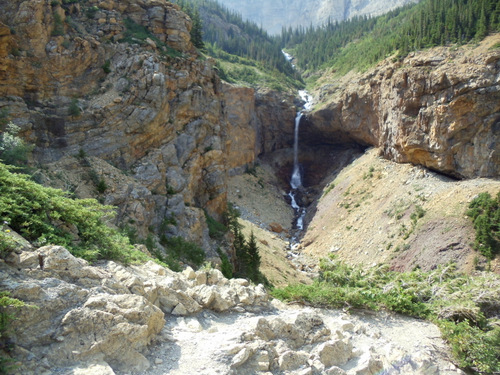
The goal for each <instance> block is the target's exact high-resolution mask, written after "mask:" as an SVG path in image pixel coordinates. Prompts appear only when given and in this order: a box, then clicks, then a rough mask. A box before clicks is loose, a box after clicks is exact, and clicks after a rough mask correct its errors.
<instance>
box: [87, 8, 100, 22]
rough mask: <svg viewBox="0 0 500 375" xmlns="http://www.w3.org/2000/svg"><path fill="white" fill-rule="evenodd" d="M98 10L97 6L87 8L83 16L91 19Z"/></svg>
mask: <svg viewBox="0 0 500 375" xmlns="http://www.w3.org/2000/svg"><path fill="white" fill-rule="evenodd" d="M98 10H99V8H98V7H97V6H95V5H94V6H91V7H88V8H87V9H86V10H85V15H86V16H87V18H90V19H93V18H94V17H95V14H96V13H97V11H98Z"/></svg>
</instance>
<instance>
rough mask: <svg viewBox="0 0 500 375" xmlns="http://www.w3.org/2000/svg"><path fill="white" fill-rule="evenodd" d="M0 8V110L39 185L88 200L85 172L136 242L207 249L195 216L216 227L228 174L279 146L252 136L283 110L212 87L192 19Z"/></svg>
mask: <svg viewBox="0 0 500 375" xmlns="http://www.w3.org/2000/svg"><path fill="white" fill-rule="evenodd" d="M0 5H1V7H2V14H1V15H0V26H1V28H0V56H1V64H0V109H4V110H5V111H6V112H7V114H8V118H9V120H12V121H13V122H14V123H16V124H18V125H19V126H20V127H21V132H22V135H23V136H24V138H25V139H27V140H28V141H29V142H30V143H33V144H35V145H36V147H35V149H34V159H35V160H36V161H37V162H39V163H41V164H43V165H45V166H48V167H44V169H46V168H48V169H49V171H52V173H46V171H42V172H43V173H42V174H43V178H42V179H43V180H44V181H45V182H46V183H48V184H51V185H54V186H58V187H62V188H66V189H69V190H72V191H74V192H75V193H77V195H79V196H83V197H87V196H93V197H95V196H96V192H95V189H92V188H91V186H90V187H89V186H86V185H92V181H90V183H89V181H85V180H88V178H86V177H85V176H88V175H89V173H90V172H91V173H92V174H93V175H94V176H95V175H97V178H98V179H100V180H102V181H103V182H104V183H105V185H106V186H107V189H106V190H105V191H104V192H101V193H102V194H100V195H101V199H103V200H104V202H105V203H108V204H113V205H117V206H118V207H119V215H118V219H119V221H120V222H121V223H127V222H130V223H133V224H134V226H136V227H137V228H138V234H139V235H140V236H142V237H145V236H147V235H148V233H149V232H151V230H153V231H154V232H156V233H159V232H165V231H166V233H167V234H169V235H182V236H184V237H186V238H188V239H189V240H193V241H195V242H198V243H200V244H203V245H204V247H205V248H210V247H211V246H210V244H209V242H210V241H209V238H208V231H207V227H206V225H205V224H204V223H205V218H204V212H203V209H205V210H207V211H208V212H209V213H210V214H211V215H213V216H215V217H216V218H220V216H221V214H222V213H223V212H224V210H225V208H226V176H227V171H228V170H230V169H232V168H237V167H241V166H242V165H245V164H247V163H251V162H253V160H254V159H255V157H256V155H258V154H259V153H260V152H261V150H263V149H265V148H266V147H267V148H270V147H276V146H282V144H283V141H282V140H283V139H286V137H280V142H279V143H278V144H277V142H276V141H271V140H272V139H274V138H276V136H275V135H273V136H268V135H267V133H266V134H264V135H262V136H261V135H260V133H261V131H260V130H259V129H261V128H262V127H263V126H267V125H268V124H269V122H268V121H265V120H263V119H264V118H265V116H264V115H263V114H262V113H264V112H268V111H269V112H270V113H273V110H272V108H271V107H272V106H273V105H275V106H277V107H278V110H281V107H280V106H282V104H281V99H279V98H278V96H276V95H275V96H274V97H273V98H272V100H271V101H268V100H266V101H265V102H264V104H262V105H261V104H259V103H257V104H256V100H258V99H256V98H255V95H254V91H253V90H251V89H246V88H238V87H231V86H227V85H225V84H222V83H221V81H220V80H219V78H218V76H217V74H216V71H215V69H214V68H213V61H212V60H211V59H204V58H201V57H200V56H199V55H198V53H197V51H196V50H195V49H194V47H193V46H192V44H191V42H190V35H189V31H190V29H191V21H190V19H189V18H188V17H187V16H186V15H185V14H184V13H183V12H181V11H180V9H179V8H178V7H177V6H176V5H173V4H171V3H168V2H166V1H164V0H155V1H148V2H142V1H135V0H127V1H120V2H115V1H112V0H110V1H101V0H91V1H87V2H85V3H81V4H80V3H78V2H77V3H74V4H66V5H61V4H59V3H57V2H49V1H37V2H32V1H23V0H17V1H1V2H0ZM267 95H268V96H269V97H272V94H267ZM287 100H289V102H290V103H289V104H286V105H285V106H286V107H287V108H292V99H291V98H287ZM276 112H277V111H276V110H274V113H276ZM278 112H279V111H278ZM287 113H291V111H289V112H287ZM276 116H278V117H279V116H281V117H282V116H283V115H282V114H278V115H276ZM271 118H272V117H271ZM279 120H280V121H278V123H280V124H281V123H286V121H285V122H283V121H281V120H282V118H280V119H279ZM289 121H290V122H289V123H290V125H289V126H290V128H291V127H293V116H292V115H291V116H290V120H289ZM273 127H275V126H274V125H273ZM266 132H268V131H267V130H266ZM288 134H291V130H289V131H288ZM268 138H269V139H271V140H269V141H268V140H267V139H268ZM261 139H263V141H261ZM273 142H274V143H273ZM271 143H272V146H266V144H271ZM247 149H248V150H247ZM250 150H253V151H251V152H250ZM77 155H79V158H76V159H75V158H73V157H74V156H77ZM82 157H84V158H85V160H84V163H82ZM63 172H64V173H63ZM94 182H95V181H94ZM166 222H170V223H174V222H175V223H176V225H171V224H169V225H166V224H165V223H166ZM213 254H215V253H213Z"/></svg>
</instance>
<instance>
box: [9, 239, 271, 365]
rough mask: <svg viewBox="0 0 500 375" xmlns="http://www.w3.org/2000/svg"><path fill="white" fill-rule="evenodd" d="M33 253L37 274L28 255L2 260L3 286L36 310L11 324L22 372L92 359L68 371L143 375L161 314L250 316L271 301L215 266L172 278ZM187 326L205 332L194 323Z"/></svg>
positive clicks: (161, 271)
mask: <svg viewBox="0 0 500 375" xmlns="http://www.w3.org/2000/svg"><path fill="white" fill-rule="evenodd" d="M33 254H35V255H37V254H41V255H43V257H44V260H45V261H44V265H45V266H44V268H43V270H42V269H40V267H39V266H38V257H37V256H30V254H28V252H26V251H23V252H21V253H20V254H17V255H18V257H14V258H12V260H13V261H14V262H15V263H14V264H11V265H8V264H6V263H5V262H3V261H2V262H1V263H0V270H1V272H0V274H1V276H0V286H1V289H2V290H4V291H7V292H10V293H11V295H12V296H13V297H15V298H19V299H21V300H23V301H25V302H26V303H29V304H32V305H34V306H37V308H36V309H34V308H26V309H23V310H21V311H20V312H19V313H18V314H17V319H16V320H14V321H13V322H12V331H13V332H15V333H14V334H13V335H12V340H13V343H14V348H15V349H14V351H13V353H12V354H13V357H14V358H16V359H17V360H19V361H20V362H22V366H21V368H22V369H23V371H28V372H29V371H34V370H33V369H35V368H39V367H40V366H41V367H42V368H43V367H45V368H46V369H47V370H48V369H53V368H57V367H66V366H68V365H71V364H75V363H97V361H100V362H99V363H100V364H99V365H98V364H96V365H92V370H91V369H89V368H87V367H85V369H81V368H78V369H75V370H74V373H75V374H76V373H83V372H82V371H87V372H85V373H86V374H94V373H95V374H100V373H102V374H105V373H106V371H107V370H106V369H103V365H102V364H105V363H107V364H109V366H111V367H112V368H113V369H115V370H124V369H128V370H131V371H138V372H141V371H145V370H146V369H148V368H149V367H150V361H149V360H148V359H146V357H145V356H144V354H145V353H146V352H147V348H148V346H149V345H150V344H151V343H152V342H153V341H154V340H156V339H157V335H158V334H159V333H160V331H162V329H163V327H164V325H165V317H166V316H167V315H172V316H175V315H177V316H188V315H192V314H196V313H199V312H200V311H202V310H203V309H211V310H214V311H217V312H223V311H228V310H229V309H232V308H238V309H239V311H243V312H244V311H245V308H246V307H249V308H250V309H251V310H252V311H254V310H255V309H258V308H262V309H263V308H267V306H268V303H269V302H268V300H269V297H268V295H267V292H266V290H265V289H264V288H263V287H262V285H259V286H254V285H249V283H248V282H247V281H246V280H240V279H234V280H227V279H226V278H224V277H223V275H222V273H221V272H220V271H218V270H216V269H210V270H200V271H197V272H195V271H194V270H193V269H191V268H189V267H188V268H186V269H185V270H184V271H183V272H181V273H176V272H173V271H171V270H169V269H166V268H163V267H162V266H159V265H157V264H156V263H154V262H152V261H149V262H147V263H145V264H143V265H140V266H130V267H124V266H122V265H119V264H117V263H115V262H103V263H102V264H100V265H99V266H90V265H89V264H88V263H87V262H86V261H85V260H82V259H79V258H75V257H74V256H73V255H71V254H70V252H69V251H68V250H66V249H65V248H64V247H61V246H45V247H42V248H39V249H38V250H35V251H34V252H32V254H31V255H33ZM29 259H31V260H30V261H28V260H29ZM12 266H13V267H12ZM202 281H204V282H205V283H203V284H202ZM190 328H191V329H192V330H193V331H198V332H199V331H201V330H203V327H202V326H201V325H200V324H199V322H198V321H194V322H191V323H190ZM252 354H253V353H252ZM40 358H44V359H46V364H44V363H42V364H40V361H39V359H40ZM158 361H159V360H158V359H154V360H153V362H154V363H155V364H157V365H158V364H160V362H158ZM72 371H73V370H72ZM78 371H80V372H78ZM111 373H112V372H111Z"/></svg>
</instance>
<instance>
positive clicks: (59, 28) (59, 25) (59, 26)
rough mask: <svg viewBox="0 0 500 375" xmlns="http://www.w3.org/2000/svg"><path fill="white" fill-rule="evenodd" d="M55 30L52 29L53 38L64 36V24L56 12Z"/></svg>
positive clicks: (54, 15)
mask: <svg viewBox="0 0 500 375" xmlns="http://www.w3.org/2000/svg"><path fill="white" fill-rule="evenodd" d="M53 17H54V28H53V29H52V33H51V35H52V36H61V35H64V24H63V21H62V18H61V16H60V15H59V13H57V12H54V14H53Z"/></svg>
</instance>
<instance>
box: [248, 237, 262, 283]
mask: <svg viewBox="0 0 500 375" xmlns="http://www.w3.org/2000/svg"><path fill="white" fill-rule="evenodd" d="M246 258H247V259H248V275H249V277H250V280H252V281H253V282H256V283H257V282H258V280H259V274H260V272H259V267H260V255H259V248H258V246H257V239H256V238H255V235H254V234H253V231H252V232H251V233H250V238H249V239H248V242H247V245H246Z"/></svg>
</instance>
